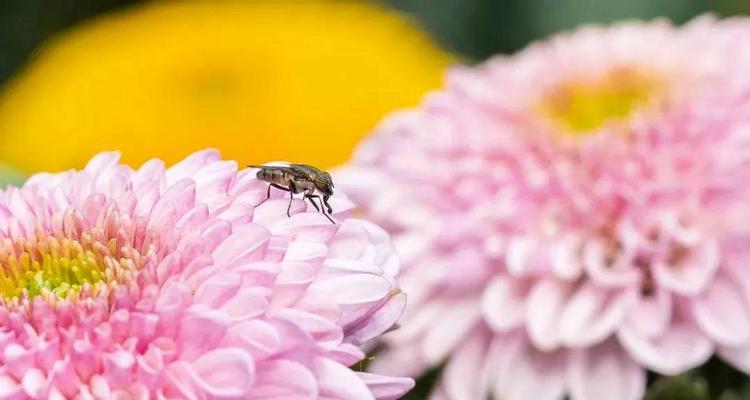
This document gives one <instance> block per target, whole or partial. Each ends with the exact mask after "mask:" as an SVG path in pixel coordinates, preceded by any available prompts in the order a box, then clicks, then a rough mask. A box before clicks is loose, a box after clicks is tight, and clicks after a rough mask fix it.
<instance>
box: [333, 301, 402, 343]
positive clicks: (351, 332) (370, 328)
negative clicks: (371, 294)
mask: <svg viewBox="0 0 750 400" xmlns="http://www.w3.org/2000/svg"><path fill="white" fill-rule="evenodd" d="M405 308H406V294H405V293H398V294H396V295H393V296H390V297H389V299H388V300H387V301H386V302H385V304H383V305H382V306H380V307H379V308H378V309H377V310H375V311H373V312H372V314H371V315H370V316H369V318H367V320H366V321H363V322H360V323H355V324H354V325H353V326H351V327H348V328H347V330H346V331H345V332H344V334H345V335H346V340H347V341H348V342H351V343H355V344H357V343H364V342H367V341H369V340H372V339H374V338H375V337H376V336H378V335H380V334H382V333H383V332H385V331H387V330H389V329H391V327H393V326H394V325H395V323H396V320H398V318H399V317H400V316H401V314H402V313H403V312H404V309H405Z"/></svg>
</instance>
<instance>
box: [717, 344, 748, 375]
mask: <svg viewBox="0 0 750 400" xmlns="http://www.w3.org/2000/svg"><path fill="white" fill-rule="evenodd" d="M717 352H718V353H719V356H720V357H721V358H722V359H723V360H724V361H726V362H727V363H729V364H730V365H732V366H733V367H735V368H737V369H738V370H740V371H742V372H744V373H745V374H746V375H750V344H749V343H745V344H744V345H743V346H737V347H730V346H722V347H719V349H718V351H717Z"/></svg>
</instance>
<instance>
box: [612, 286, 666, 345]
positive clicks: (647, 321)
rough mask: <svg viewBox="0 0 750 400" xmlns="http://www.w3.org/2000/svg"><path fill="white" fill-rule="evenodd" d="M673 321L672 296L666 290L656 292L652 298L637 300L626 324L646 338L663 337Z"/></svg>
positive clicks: (644, 297)
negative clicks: (663, 333)
mask: <svg viewBox="0 0 750 400" xmlns="http://www.w3.org/2000/svg"><path fill="white" fill-rule="evenodd" d="M671 320H672V295H671V294H670V293H668V292H667V291H665V290H656V291H655V292H654V293H653V294H651V295H650V296H641V297H640V298H639V299H637V300H636V302H635V304H634V305H633V307H632V309H631V310H630V312H628V315H627V317H626V319H625V322H624V323H625V324H627V325H629V326H630V327H631V328H632V329H634V330H635V331H637V332H639V333H640V334H641V335H643V336H644V337H656V336H658V335H661V334H662V332H664V331H665V330H666V329H667V328H668V327H669V322H670V321H671Z"/></svg>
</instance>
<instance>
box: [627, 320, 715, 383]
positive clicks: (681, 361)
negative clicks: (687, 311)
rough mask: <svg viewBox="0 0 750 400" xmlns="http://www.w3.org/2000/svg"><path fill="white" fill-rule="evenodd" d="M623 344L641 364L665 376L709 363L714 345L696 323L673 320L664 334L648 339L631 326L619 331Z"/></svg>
mask: <svg viewBox="0 0 750 400" xmlns="http://www.w3.org/2000/svg"><path fill="white" fill-rule="evenodd" d="M617 337H618V339H619V341H620V343H621V344H622V346H623V347H624V348H625V349H626V350H627V351H628V353H630V356H631V357H633V359H635V360H636V361H638V363H639V364H641V365H643V366H645V367H646V368H648V369H650V370H653V371H656V372H658V373H660V374H663V375H676V374H680V373H683V372H685V371H687V370H689V369H690V368H693V367H697V366H698V365H701V364H703V363H704V362H706V361H707V360H708V359H709V358H710V357H711V353H712V352H713V344H712V343H711V341H710V340H708V339H707V338H706V337H705V336H703V334H702V333H701V332H700V331H699V330H698V329H697V328H695V327H694V326H691V325H690V324H688V323H684V322H680V323H675V322H673V323H672V325H671V326H670V327H669V328H668V329H667V330H666V331H665V332H664V333H663V334H662V335H660V336H658V337H654V338H648V337H645V336H643V335H642V334H641V333H639V332H638V331H636V330H635V329H633V328H630V327H628V326H623V327H622V328H621V329H620V330H619V331H618V333H617Z"/></svg>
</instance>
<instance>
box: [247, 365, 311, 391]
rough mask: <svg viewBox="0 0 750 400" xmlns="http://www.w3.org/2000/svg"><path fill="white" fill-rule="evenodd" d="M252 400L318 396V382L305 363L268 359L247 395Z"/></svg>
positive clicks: (259, 370) (260, 368)
mask: <svg viewBox="0 0 750 400" xmlns="http://www.w3.org/2000/svg"><path fill="white" fill-rule="evenodd" d="M247 398H248V399H252V400H306V399H310V400H313V399H317V398H318V382H317V380H316V378H315V375H313V373H312V372H311V371H310V370H309V369H307V368H305V366H304V365H302V364H299V363H297V362H294V361H288V360H274V361H267V362H265V363H263V364H262V366H260V367H259V368H258V372H257V376H256V382H255V385H253V389H252V391H251V392H250V394H249V395H248V397H247Z"/></svg>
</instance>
